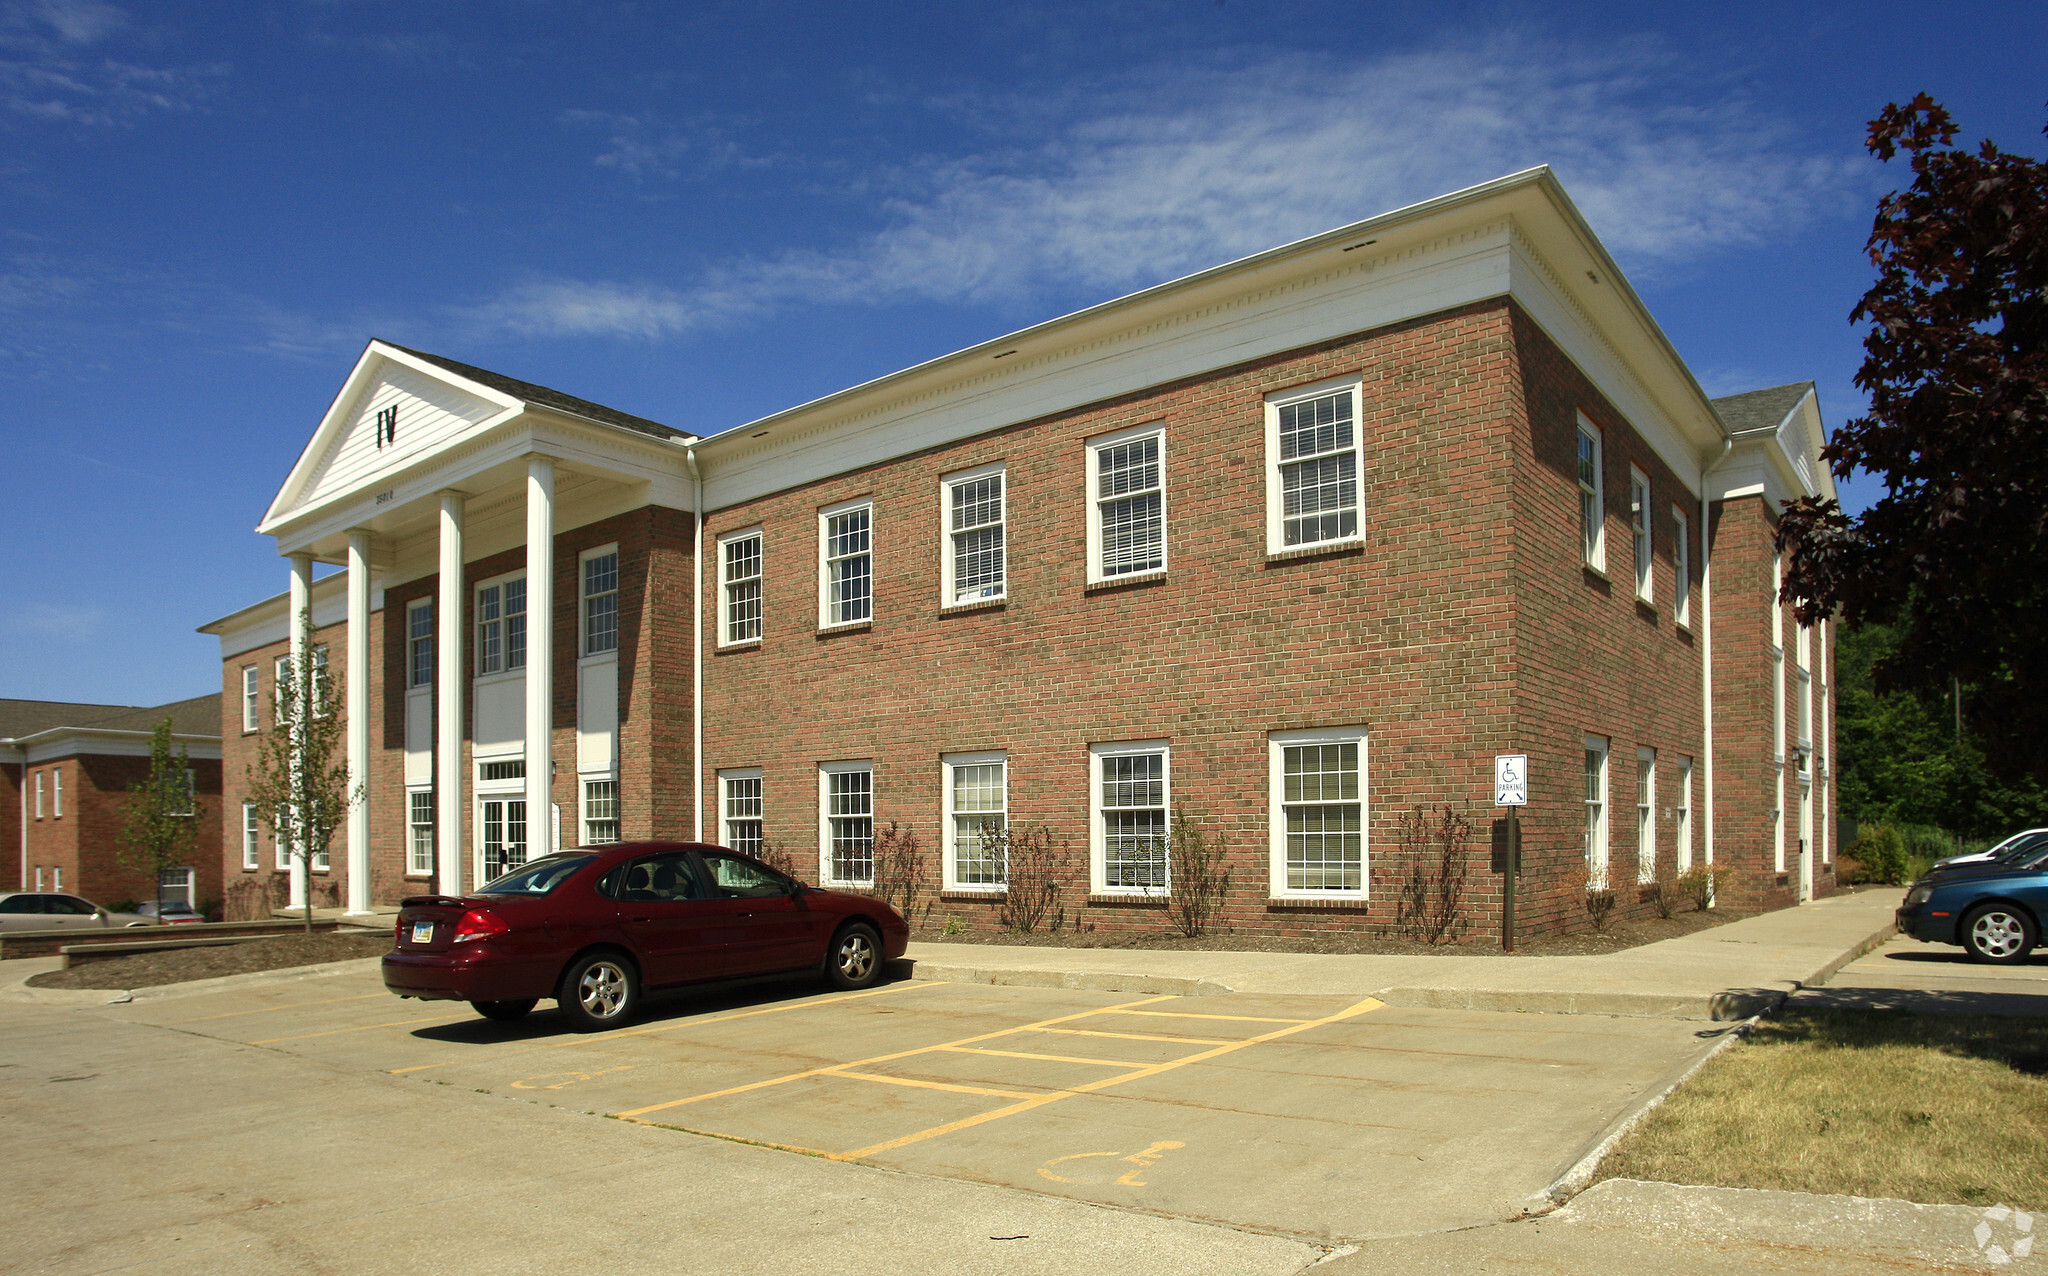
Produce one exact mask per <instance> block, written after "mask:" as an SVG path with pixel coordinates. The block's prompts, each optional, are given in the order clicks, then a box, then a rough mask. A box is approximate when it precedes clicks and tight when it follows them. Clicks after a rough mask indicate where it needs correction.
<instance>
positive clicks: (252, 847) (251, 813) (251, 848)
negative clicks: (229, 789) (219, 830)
mask: <svg viewBox="0 0 2048 1276" xmlns="http://www.w3.org/2000/svg"><path fill="white" fill-rule="evenodd" d="M262 847H263V825H262V823H261V822H260V821H259V820H258V819H257V818H256V804H255V803H254V802H244V803H242V868H243V869H244V870H249V869H253V868H255V867H256V866H257V865H258V863H260V861H259V860H258V858H257V853H258V852H259V851H261V850H262Z"/></svg>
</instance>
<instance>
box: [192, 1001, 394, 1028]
mask: <svg viewBox="0 0 2048 1276" xmlns="http://www.w3.org/2000/svg"><path fill="white" fill-rule="evenodd" d="M390 995H391V994H390V993H388V992H366V993H364V994H362V995H361V996H359V997H323V998H321V999H320V1000H319V1001H295V1002H293V1003H291V1004H290V1005H288V1006H265V1007H263V1008H262V1009H261V1010H230V1011H228V1012H227V1013H226V1014H220V1015H201V1016H199V1017H198V1018H197V1019H173V1020H172V1021H171V1022H170V1023H168V1024H166V1025H165V1027H176V1026H177V1025H179V1024H185V1023H206V1022H208V1021H210V1020H214V1019H235V1018H239V1017H240V1016H242V1015H271V1014H276V1013H277V1012H278V1011H280V1010H303V1009H305V1008H306V1007H307V1006H331V1005H334V1004H335V1003H336V1002H340V1001H368V1000H370V999H371V998H373V997H389V996H390Z"/></svg>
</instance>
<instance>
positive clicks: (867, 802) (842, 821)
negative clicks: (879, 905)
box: [818, 762, 875, 886]
mask: <svg viewBox="0 0 2048 1276" xmlns="http://www.w3.org/2000/svg"><path fill="white" fill-rule="evenodd" d="M818 854H819V863H818V867H819V873H820V875H821V876H822V878H823V879H824V880H825V881H827V882H830V883H834V884H837V885H844V886H868V885H872V884H873V882H874V880H875V768H874V763H872V762H827V763H824V764H823V765H821V766H820V767H819V768H818Z"/></svg>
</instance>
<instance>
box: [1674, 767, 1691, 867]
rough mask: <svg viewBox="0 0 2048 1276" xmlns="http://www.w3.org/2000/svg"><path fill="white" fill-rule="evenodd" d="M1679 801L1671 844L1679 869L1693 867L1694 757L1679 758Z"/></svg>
mask: <svg viewBox="0 0 2048 1276" xmlns="http://www.w3.org/2000/svg"><path fill="white" fill-rule="evenodd" d="M1676 796H1677V801H1676V803H1675V804H1674V805H1673V806H1672V808H1671V845H1672V847H1673V848H1674V849H1675V850H1676V852H1677V855H1678V860H1677V863H1678V871H1679V872H1681V873H1683V872H1685V871H1687V870H1688V869H1690V868H1691V867H1692V759H1691V758H1680V759H1679V760H1678V793H1677V795H1676Z"/></svg>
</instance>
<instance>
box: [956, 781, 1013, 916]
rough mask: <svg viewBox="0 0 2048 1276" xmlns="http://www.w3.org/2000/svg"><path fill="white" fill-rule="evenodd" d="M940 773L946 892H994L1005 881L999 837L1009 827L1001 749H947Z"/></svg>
mask: <svg viewBox="0 0 2048 1276" xmlns="http://www.w3.org/2000/svg"><path fill="white" fill-rule="evenodd" d="M939 765H940V769H941V770H942V771H943V773H944V776H943V779H944V786H945V789H944V807H945V821H946V825H945V832H946V877H945V885H946V889H947V890H960V891H999V890H1002V889H1003V888H1004V887H1005V886H1006V885H1008V884H1009V864H1008V862H1007V860H1006V857H1005V854H1004V846H1003V842H1002V840H1001V838H1000V835H1001V834H1002V833H1003V831H1004V830H1005V829H1007V828H1009V826H1010V760H1009V756H1008V755H1007V754H1003V753H949V754H947V755H945V756H944V757H942V758H940V759H939Z"/></svg>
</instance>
